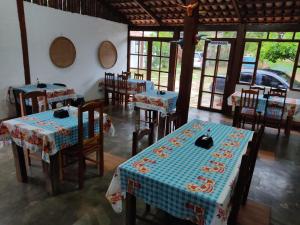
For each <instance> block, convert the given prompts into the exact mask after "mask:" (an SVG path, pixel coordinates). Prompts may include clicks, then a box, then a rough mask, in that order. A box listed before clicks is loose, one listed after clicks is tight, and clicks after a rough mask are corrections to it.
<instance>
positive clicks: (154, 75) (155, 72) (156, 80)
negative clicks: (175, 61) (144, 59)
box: [151, 71, 159, 85]
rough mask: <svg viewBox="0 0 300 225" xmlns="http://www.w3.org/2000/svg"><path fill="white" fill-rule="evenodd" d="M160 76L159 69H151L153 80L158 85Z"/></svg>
mask: <svg viewBox="0 0 300 225" xmlns="http://www.w3.org/2000/svg"><path fill="white" fill-rule="evenodd" d="M158 76H159V72H157V71H151V80H152V81H153V82H154V84H156V85H158Z"/></svg>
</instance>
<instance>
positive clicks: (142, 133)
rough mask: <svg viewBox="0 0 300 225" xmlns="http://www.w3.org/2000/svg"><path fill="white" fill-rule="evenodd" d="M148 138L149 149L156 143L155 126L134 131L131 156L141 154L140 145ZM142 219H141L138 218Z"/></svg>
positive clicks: (148, 207) (150, 125)
mask: <svg viewBox="0 0 300 225" xmlns="http://www.w3.org/2000/svg"><path fill="white" fill-rule="evenodd" d="M146 136H148V143H147V147H148V146H150V145H152V144H153V143H154V124H153V123H150V124H149V128H146V129H143V130H137V131H134V132H133V134H132V151H131V156H135V155H136V154H138V152H139V144H140V142H141V140H143V139H144V138H145V137H146ZM150 209H151V207H150V205H148V204H146V212H149V211H150ZM137 217H138V218H140V219H142V218H141V217H139V216H137Z"/></svg>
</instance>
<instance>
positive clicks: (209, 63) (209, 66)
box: [204, 60, 216, 76]
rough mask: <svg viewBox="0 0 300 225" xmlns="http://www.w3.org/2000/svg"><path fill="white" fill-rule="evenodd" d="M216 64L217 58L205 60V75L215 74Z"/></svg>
mask: <svg viewBox="0 0 300 225" xmlns="http://www.w3.org/2000/svg"><path fill="white" fill-rule="evenodd" d="M215 66H216V61H215V60H206V61H205V68H204V69H205V71H204V74H205V75H210V76H213V75H214V73H215Z"/></svg>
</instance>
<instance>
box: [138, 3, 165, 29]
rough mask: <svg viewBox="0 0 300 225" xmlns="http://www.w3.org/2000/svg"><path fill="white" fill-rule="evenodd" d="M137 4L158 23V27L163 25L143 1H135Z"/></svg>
mask: <svg viewBox="0 0 300 225" xmlns="http://www.w3.org/2000/svg"><path fill="white" fill-rule="evenodd" d="M133 1H134V2H135V3H137V4H138V5H139V6H140V7H141V8H143V10H144V11H145V12H146V13H147V14H148V15H149V16H151V18H152V19H153V20H154V21H155V23H157V25H161V20H160V19H159V18H158V17H157V16H156V15H155V14H154V13H153V12H152V11H151V10H150V9H149V7H148V6H147V5H145V4H144V3H143V2H142V1H141V0H133Z"/></svg>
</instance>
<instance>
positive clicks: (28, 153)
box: [26, 149, 31, 166]
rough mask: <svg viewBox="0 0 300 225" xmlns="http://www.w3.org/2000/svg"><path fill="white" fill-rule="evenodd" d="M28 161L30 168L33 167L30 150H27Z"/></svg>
mask: <svg viewBox="0 0 300 225" xmlns="http://www.w3.org/2000/svg"><path fill="white" fill-rule="evenodd" d="M26 159H27V163H28V166H31V159H30V150H29V149H27V150H26Z"/></svg>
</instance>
